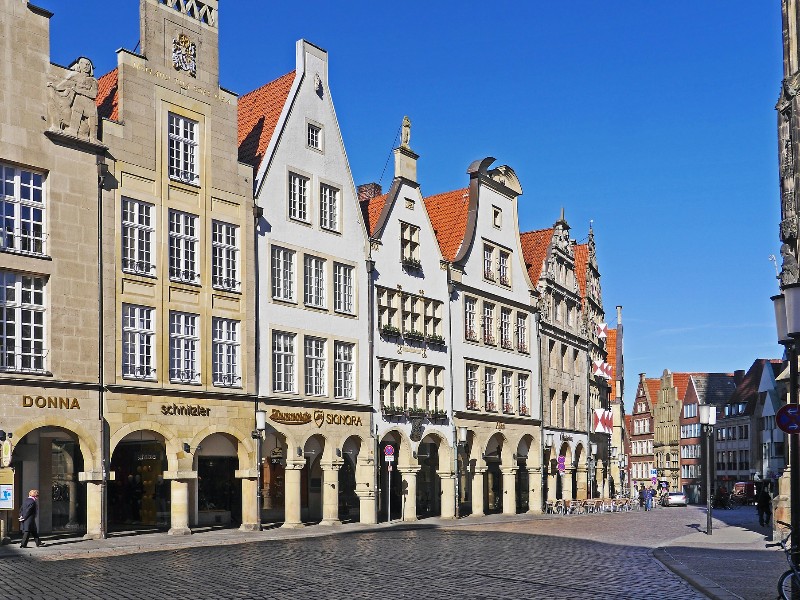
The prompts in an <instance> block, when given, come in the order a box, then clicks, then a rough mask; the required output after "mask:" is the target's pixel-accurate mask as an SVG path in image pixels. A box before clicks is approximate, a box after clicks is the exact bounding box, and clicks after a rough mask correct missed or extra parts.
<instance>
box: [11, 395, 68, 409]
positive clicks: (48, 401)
mask: <svg viewBox="0 0 800 600" xmlns="http://www.w3.org/2000/svg"><path fill="white" fill-rule="evenodd" d="M22 406H23V407H25V408H33V407H34V406H35V407H36V408H60V409H65V410H72V409H74V408H77V409H78V410H80V408H81V405H80V403H79V402H78V399H77V398H61V397H56V396H48V397H46V398H45V397H44V396H23V397H22Z"/></svg>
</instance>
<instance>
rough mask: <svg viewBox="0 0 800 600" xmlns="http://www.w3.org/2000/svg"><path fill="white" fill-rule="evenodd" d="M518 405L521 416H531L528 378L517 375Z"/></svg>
mask: <svg viewBox="0 0 800 600" xmlns="http://www.w3.org/2000/svg"><path fill="white" fill-rule="evenodd" d="M517 404H518V405H519V414H521V415H529V414H530V411H529V410H528V376H527V375H517Z"/></svg>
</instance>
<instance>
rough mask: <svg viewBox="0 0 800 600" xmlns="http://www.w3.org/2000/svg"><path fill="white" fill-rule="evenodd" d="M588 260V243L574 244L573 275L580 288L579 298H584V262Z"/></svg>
mask: <svg viewBox="0 0 800 600" xmlns="http://www.w3.org/2000/svg"><path fill="white" fill-rule="evenodd" d="M588 262H589V245H588V244H575V277H577V278H578V286H579V287H580V290H581V300H583V299H584V298H586V264H587V263H588Z"/></svg>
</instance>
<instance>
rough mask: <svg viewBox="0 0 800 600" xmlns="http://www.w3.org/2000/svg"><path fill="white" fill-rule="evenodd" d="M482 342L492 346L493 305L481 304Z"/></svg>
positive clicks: (493, 340)
mask: <svg viewBox="0 0 800 600" xmlns="http://www.w3.org/2000/svg"><path fill="white" fill-rule="evenodd" d="M483 342H484V343H485V344H491V345H492V346H494V344H495V339H494V304H491V303H489V302H484V303H483Z"/></svg>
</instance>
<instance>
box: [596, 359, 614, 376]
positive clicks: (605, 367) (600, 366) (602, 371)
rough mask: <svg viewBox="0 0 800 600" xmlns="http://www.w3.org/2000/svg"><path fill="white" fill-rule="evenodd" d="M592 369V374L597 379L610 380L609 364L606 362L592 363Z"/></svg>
mask: <svg viewBox="0 0 800 600" xmlns="http://www.w3.org/2000/svg"><path fill="white" fill-rule="evenodd" d="M592 367H593V368H594V374H595V375H596V376H597V377H603V378H605V379H611V364H609V363H607V362H600V361H594V362H593V363H592Z"/></svg>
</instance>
